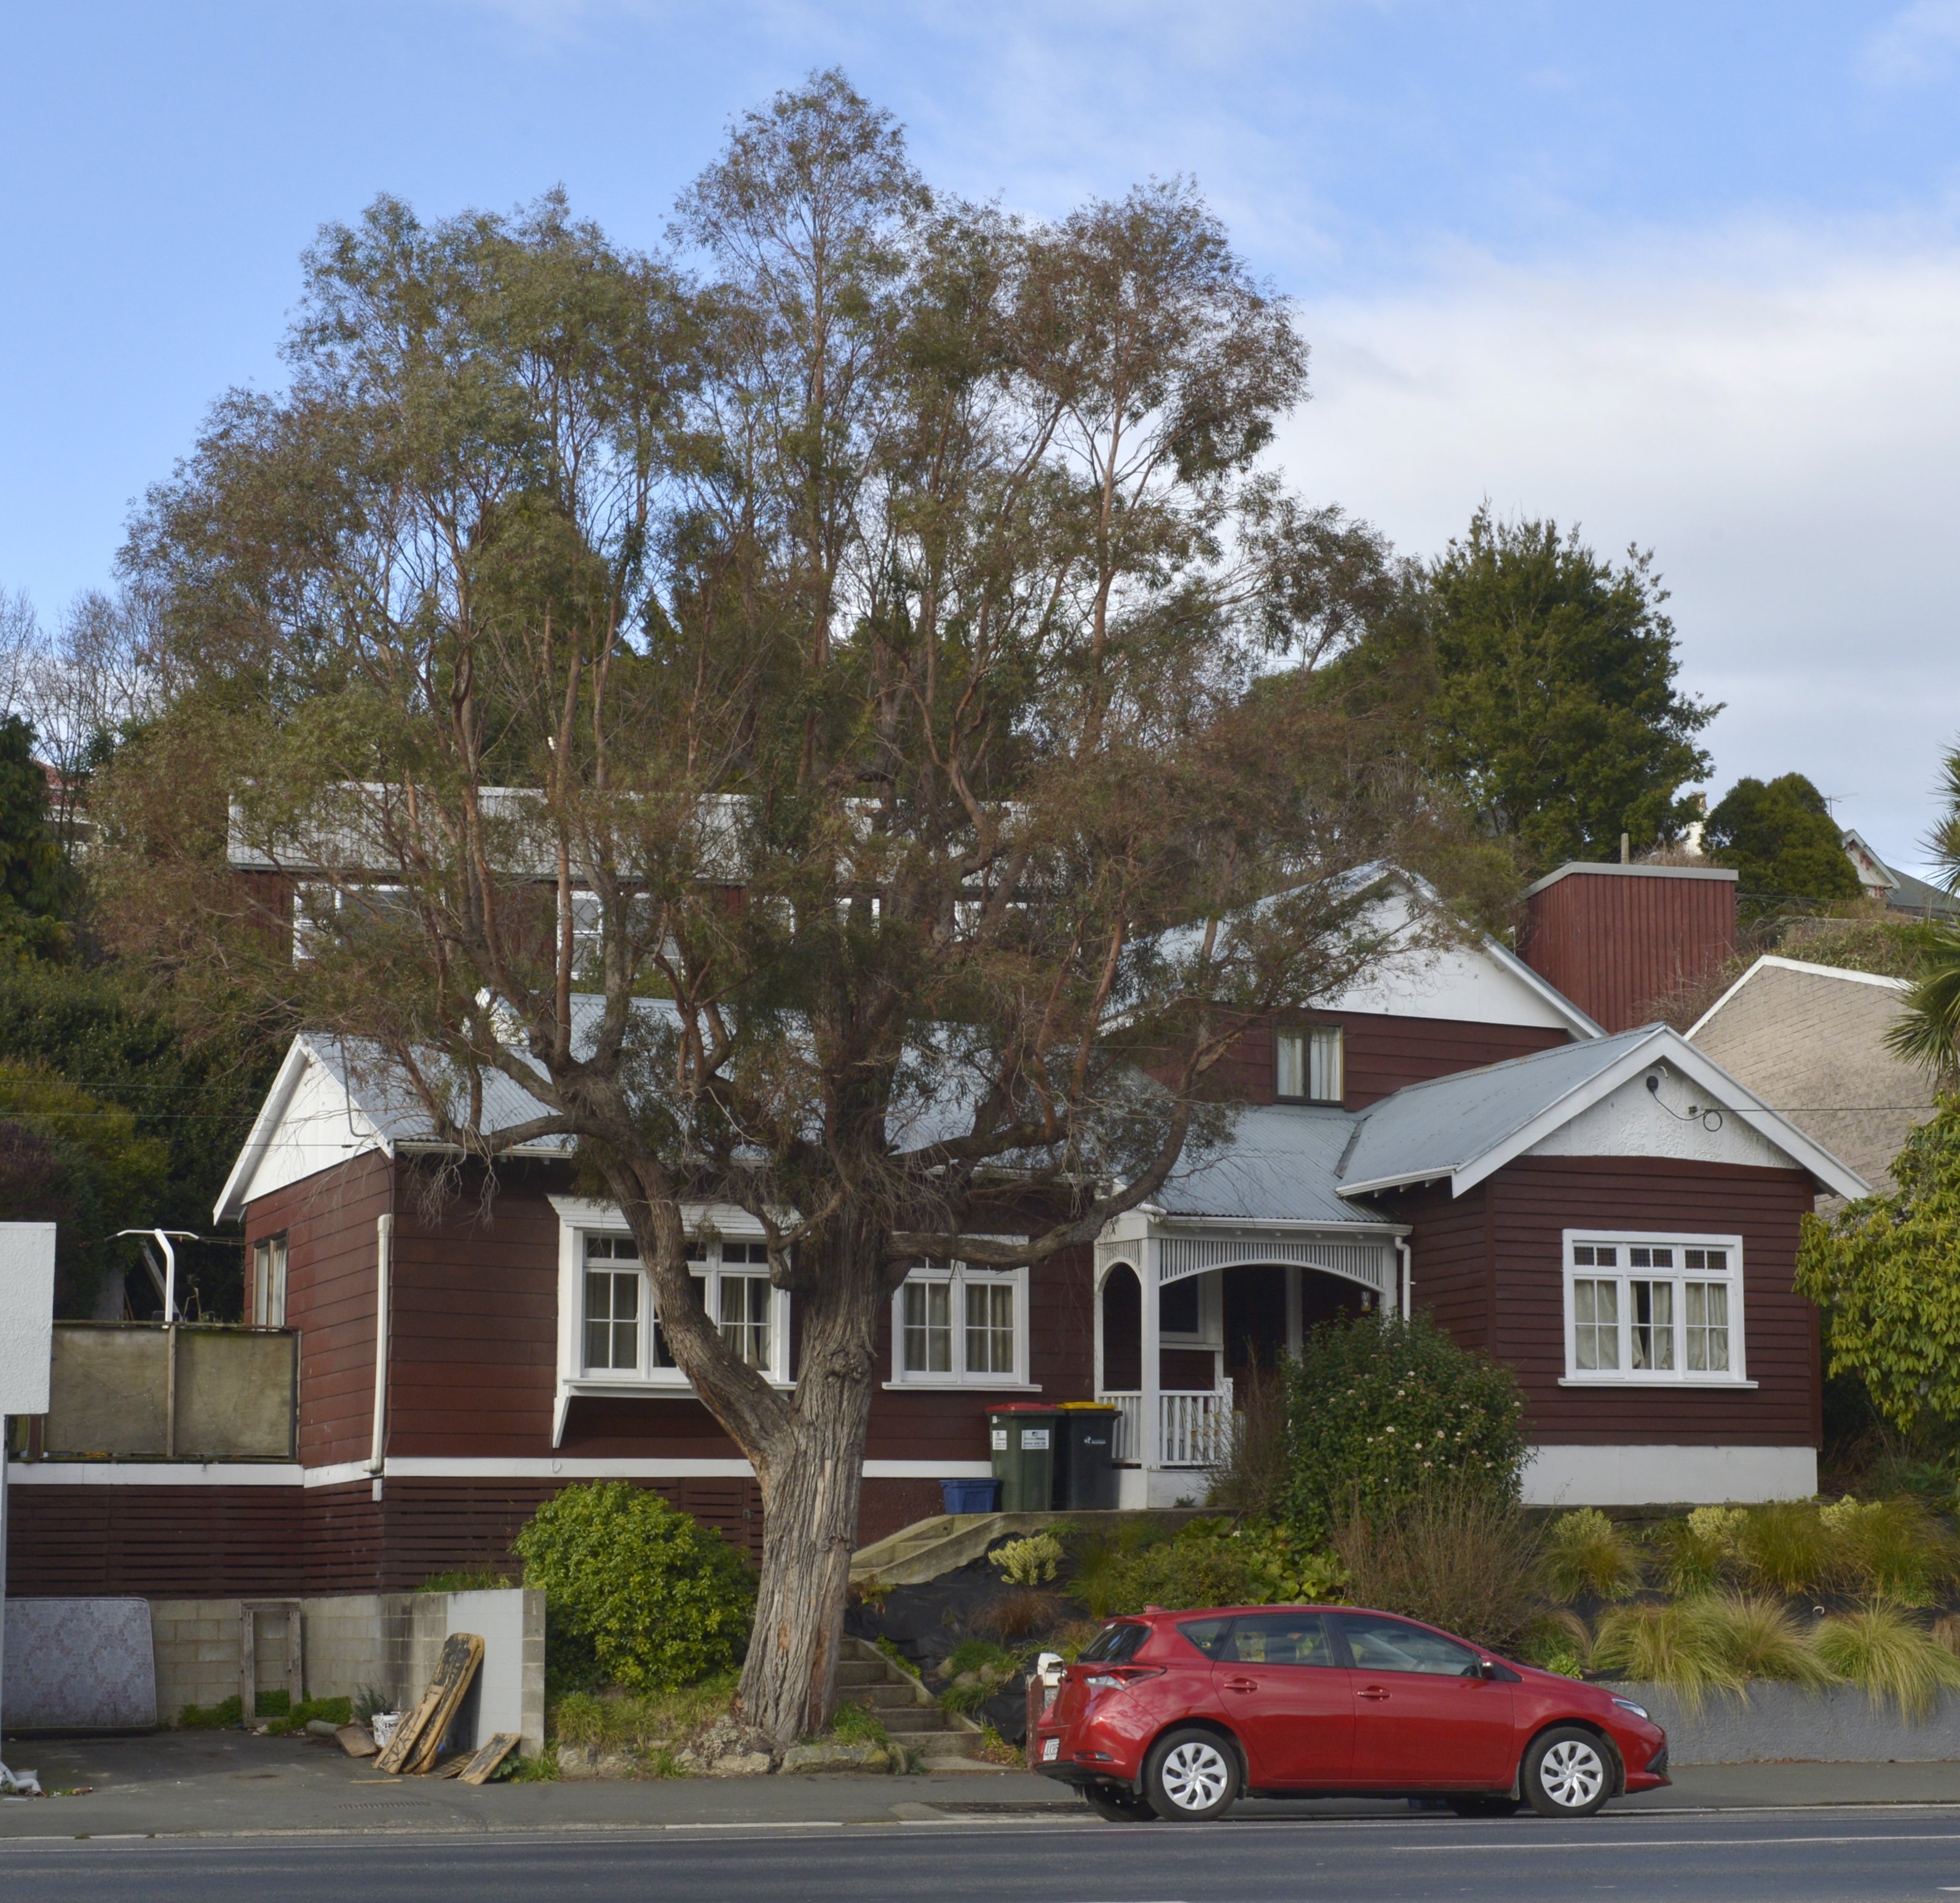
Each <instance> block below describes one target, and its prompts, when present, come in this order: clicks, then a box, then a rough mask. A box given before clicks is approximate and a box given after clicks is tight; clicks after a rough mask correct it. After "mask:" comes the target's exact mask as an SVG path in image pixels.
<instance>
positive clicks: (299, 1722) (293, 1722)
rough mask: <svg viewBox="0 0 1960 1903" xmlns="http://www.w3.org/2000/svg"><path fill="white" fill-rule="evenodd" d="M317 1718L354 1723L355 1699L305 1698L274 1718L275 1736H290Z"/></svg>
mask: <svg viewBox="0 0 1960 1903" xmlns="http://www.w3.org/2000/svg"><path fill="white" fill-rule="evenodd" d="M280 1696H282V1697H284V1696H285V1694H284V1693H283V1692H282V1693H281V1694H280ZM262 1715H263V1708H262ZM316 1719H324V1720H326V1723H327V1724H333V1725H342V1724H352V1723H353V1722H354V1701H353V1700H352V1698H304V1699H302V1700H301V1701H300V1703H299V1704H297V1705H294V1706H293V1707H292V1708H291V1710H289V1711H287V1712H286V1713H285V1714H284V1715H283V1716H282V1717H275V1718H274V1719H273V1720H272V1735H273V1736H274V1737H275V1738H284V1737H288V1736H291V1734H292V1733H294V1732H295V1731H304V1730H305V1729H306V1728H307V1726H308V1725H309V1724H312V1723H313V1721H314V1720H316Z"/></svg>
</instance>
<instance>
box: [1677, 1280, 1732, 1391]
mask: <svg viewBox="0 0 1960 1903" xmlns="http://www.w3.org/2000/svg"><path fill="white" fill-rule="evenodd" d="M1684 1306H1685V1307H1686V1310H1687V1311H1688V1313H1687V1320H1688V1370H1689V1371H1690V1372H1691V1373H1692V1374H1726V1372H1727V1371H1728V1368H1729V1290H1728V1287H1727V1285H1726V1283H1723V1282H1690V1283H1689V1284H1688V1288H1687V1290H1686V1300H1685V1304H1684Z"/></svg>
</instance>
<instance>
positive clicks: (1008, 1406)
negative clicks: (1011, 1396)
mask: <svg viewBox="0 0 1960 1903" xmlns="http://www.w3.org/2000/svg"><path fill="white" fill-rule="evenodd" d="M987 1412H988V1413H989V1414H1059V1413H1060V1412H1061V1406H1058V1404H1057V1403H1055V1402H1053V1401H1000V1402H997V1403H995V1404H994V1406H992V1407H990V1408H989V1409H988V1410H987Z"/></svg>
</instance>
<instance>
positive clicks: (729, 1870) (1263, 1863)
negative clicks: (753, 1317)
mask: <svg viewBox="0 0 1960 1903" xmlns="http://www.w3.org/2000/svg"><path fill="white" fill-rule="evenodd" d="M1612 1892H1619V1893H1620V1894H1622V1895H1628V1896H1631V1897H1637V1898H1642V1899H1647V1898H1666V1899H1673V1898H1710V1899H1717V1898H1720V1899H1721V1900H1722V1903H1745V1899H1753V1898H1774V1899H1777V1903H1807V1899H1811V1898H1817V1899H1829V1900H1830V1903H1844V1900H1847V1899H1864V1898H1908V1897H1911V1898H1936V1897H1939V1896H1941V1895H1955V1894H1960V1812H1955V1811H1953V1810H1949V1809H1923V1810H1917V1809H1899V1810H1891V1811H1886V1812H1882V1813H1879V1814H1874V1813H1873V1812H1869V1811H1863V1812H1857V1811H1834V1812H1828V1811H1826V1812H1819V1811H1809V1812H1803V1813H1802V1814H1801V1815H1797V1814H1793V1813H1791V1812H1756V1813H1753V1814H1739V1813H1736V1812H1726V1813H1724V1814H1723V1815H1720V1816H1695V1815H1694V1814H1692V1813H1682V1812H1671V1813H1663V1812H1645V1813H1634V1812H1624V1811H1622V1812H1619V1813H1618V1814H1617V1815H1615V1814H1614V1813H1613V1812H1608V1813H1607V1814H1605V1816H1601V1817H1599V1818H1597V1819H1593V1820H1591V1821H1589V1822H1586V1823H1583V1824H1554V1823H1548V1822H1544V1821H1542V1820H1541V1819H1535V1818H1530V1817H1525V1818H1517V1819H1504V1820H1501V1821H1495V1820H1494V1821H1491V1822H1475V1823H1466V1822H1459V1821H1457V1820H1456V1819H1447V1818H1443V1817H1439V1816H1411V1817H1409V1818H1408V1819H1379V1820H1355V1821H1351V1822H1339V1821H1335V1820H1332V1819H1325V1820H1311V1819H1269V1820H1262V1819H1260V1818H1259V1817H1258V1814H1257V1812H1255V1811H1250V1810H1249V1811H1248V1812H1247V1813H1246V1815H1245V1816H1243V1817H1240V1818H1236V1819H1227V1820H1226V1821H1225V1822H1221V1823H1219V1824H1215V1825H1208V1826H1202V1827H1194V1826H1188V1825H1185V1826H1180V1825H1103V1824H1099V1823H1082V1822H1007V1821H995V1820H988V1821H974V1822H950V1821H949V1822H923V1821H922V1822H918V1823H917V1824H912V1825H907V1824H881V1825H829V1826H824V1825H781V1826H776V1827H773V1828H759V1827H756V1826H753V1825H739V1826H735V1827H731V1828H711V1827H698V1826H697V1827H679V1826H676V1827H670V1828H667V1829H666V1830H664V1831H661V1832H643V1831H630V1832H628V1831H621V1832H606V1833H590V1832H567V1833H565V1834H564V1835H557V1834H555V1833H549V1832H525V1833H524V1834H523V1835H513V1836H509V1837H494V1836H492V1837H482V1836H472V1837H469V1838H457V1837H454V1836H447V1837H434V1836H425V1835H390V1836H389V1837H387V1838H373V1837H368V1838H318V1837H308V1836H303V1835H294V1836H291V1837H280V1838H258V1839H254V1840H250V1841H240V1840H237V1839H232V1840H230V1841H222V1840H211V1841H196V1840H191V1839H184V1838H177V1839H167V1838H159V1839H151V1840H145V1841H135V1842H118V1841H110V1840H105V1839H103V1838H84V1839H80V1840H74V1839H71V1840H68V1841H57V1840H49V1839H40V1840H27V1839H22V1840H16V1841H12V1842H9V1843H6V1844H0V1896H4V1897H5V1898H6V1899H7V1903H42V1899H44V1898H46V1899H62V1903H69V1900H71V1899H74V1900H78V1903H265V1899H266V1898H270V1897H277V1898H280V1899H281V1900H282V1903H346V1899H348V1898H360V1899H363V1903H393V1899H395V1898H402V1899H404V1900H405V1903H406V1899H409V1898H413V1899H414V1900H415V1903H615V1899H619V1903H625V1899H629V1898H630V1899H633V1900H634V1903H641V1899H651V1898H676V1897H678V1898H686V1899H687V1900H688V1903H721V1899H724V1898H726V1899H728V1900H729V1903H792V1900H794V1903H830V1900H831V1899H833V1898H834V1899H836V1900H837V1903H847V1900H848V1903H1022V1899H1026V1903H1268V1899H1272V1900H1274V1903H1278V1900H1279V1899H1284V1903H1342V1900H1343V1899H1347V1898H1366V1899H1367V1900H1368V1903H1398V1899H1402V1898H1472V1899H1475V1898H1492V1899H1501V1903H1537V1900H1538V1899H1540V1898H1545V1899H1558V1903H1566V1899H1570V1898H1584V1897H1590V1896H1595V1895H1606V1894H1609V1893H1612Z"/></svg>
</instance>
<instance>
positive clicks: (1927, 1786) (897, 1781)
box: [0, 1731, 1960, 1839]
mask: <svg viewBox="0 0 1960 1903" xmlns="http://www.w3.org/2000/svg"><path fill="white" fill-rule="evenodd" d="M5 1761H6V1762H8V1764H9V1765H13V1766H14V1767H16V1768H23V1767H24V1768H32V1769H33V1770H34V1771H37V1772H38V1773H39V1774H40V1781H41V1784H42V1786H43V1788H44V1789H46V1790H51V1791H52V1790H74V1789H75V1787H78V1786H81V1785H86V1786H88V1787H90V1788H89V1790H87V1793H86V1794H84V1795H75V1796H65V1797H46V1798H40V1799H29V1800H4V1801H0V1839H6V1838H14V1839H18V1838H128V1837H151V1836H156V1837H207V1836H208V1837H253V1836H263V1835H285V1834H288V1833H298V1834H305V1835H316V1834H322V1833H325V1834H331V1835H341V1834H348V1833H359V1834H366V1833H368V1832H376V1831H383V1832H387V1831H393V1832H437V1833H450V1832H462V1833H464V1834H471V1833H475V1832H508V1831H514V1830H515V1831H527V1830H536V1831H543V1832H549V1831H569V1832H578V1831H593V1830H619V1829H631V1830H648V1829H654V1830H658V1829H670V1830H677V1831H702V1830H708V1831H712V1830H717V1829H723V1830H726V1829H733V1828H741V1827H743V1826H745V1825H765V1826H766V1825H777V1826H784V1827H794V1826H796V1825H807V1826H813V1827H814V1826H823V1825H845V1824H891V1823H895V1822H896V1823H904V1824H935V1823H937V1824H970V1823H975V1822H987V1821H989V1820H998V1821H1009V1820H1011V1821H1013V1822H1020V1823H1026V1822H1031V1821H1035V1820H1037V1819H1052V1820H1053V1821H1055V1822H1058V1823H1080V1824H1083V1825H1092V1824H1094V1823H1096V1821H1097V1820H1096V1819H1094V1818H1093V1816H1091V1814H1090V1812H1089V1810H1088V1809H1087V1807H1086V1806H1083V1804H1082V1803H1080V1802H1079V1801H1078V1800H1076V1799H1075V1798H1074V1797H1071V1795H1070V1793H1068V1791H1066V1790H1064V1789H1062V1788H1061V1787H1060V1786H1058V1785H1057V1784H1053V1783H1052V1782H1050V1781H1048V1779H1046V1778H1036V1777H1033V1776H1031V1775H1029V1774H1027V1773H1026V1772H1023V1771H999V1772H994V1773H991V1774H989V1773H980V1772H968V1773H963V1774H959V1775H953V1776H930V1777H928V1776H914V1777H909V1778H864V1777H851V1776H835V1775H833V1776H827V1777H819V1778H672V1779H664V1780H649V1781H645V1782H635V1783H571V1784H486V1785H484V1786H482V1787H480V1788H477V1789H472V1788H471V1787H469V1786H466V1785H459V1784H455V1783H453V1782H452V1781H446V1780H443V1779H438V1778H389V1777H386V1776H384V1775H383V1774H381V1773H380V1772H378V1771H375V1770H374V1769H373V1768H372V1767H371V1765H369V1764H364V1763H362V1762H359V1761H357V1760H356V1759H354V1758H348V1757H347V1756H346V1755H345V1754H344V1753H343V1752H341V1751H340V1749H339V1748H338V1747H337V1746H335V1745H333V1744H332V1743H325V1742H322V1741H320V1740H317V1739H290V1738H259V1737H253V1736H248V1735H247V1734H246V1733H242V1732H236V1731H221V1732H166V1733H158V1734H157V1735H156V1736H150V1737H143V1738H116V1739H62V1740H54V1739H38V1740H37V1739H8V1741H7V1744H6V1749H5ZM1841 1804H1853V1805H1900V1804H1907V1805H1914V1804H1941V1805H1946V1804H1951V1805H1955V1806H1960V1764H1924V1763H1922V1764H1847V1765H1832V1764H1780V1765H1695V1766H1688V1767H1685V1768H1683V1769H1682V1770H1681V1771H1679V1772H1678V1774H1677V1779H1676V1781H1675V1784H1674V1785H1673V1786H1672V1788H1670V1789H1669V1790H1661V1791H1653V1792H1650V1793H1647V1795H1645V1796H1644V1797H1631V1798H1625V1799H1622V1800H1621V1801H1620V1802H1619V1803H1617V1804H1615V1805H1614V1806H1612V1810H1613V1811H1614V1812H1618V1813H1621V1814H1624V1813H1625V1812H1630V1811H1634V1810H1684V1811H1686V1810H1753V1809H1783V1808H1808V1807H1811V1806H1819V1805H1841ZM1406 1811H1407V1806H1405V1805H1403V1804H1400V1803H1380V1802H1361V1801H1354V1800H1322V1801H1316V1802H1313V1803H1242V1804H1240V1805H1239V1806H1238V1807H1237V1808H1236V1810H1235V1812H1233V1815H1234V1816H1236V1817H1239V1818H1246V1819H1279V1818H1297V1819H1302V1820H1303V1821H1304V1820H1310V1819H1316V1818H1341V1817H1371V1816H1399V1815H1404V1814H1406Z"/></svg>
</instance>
